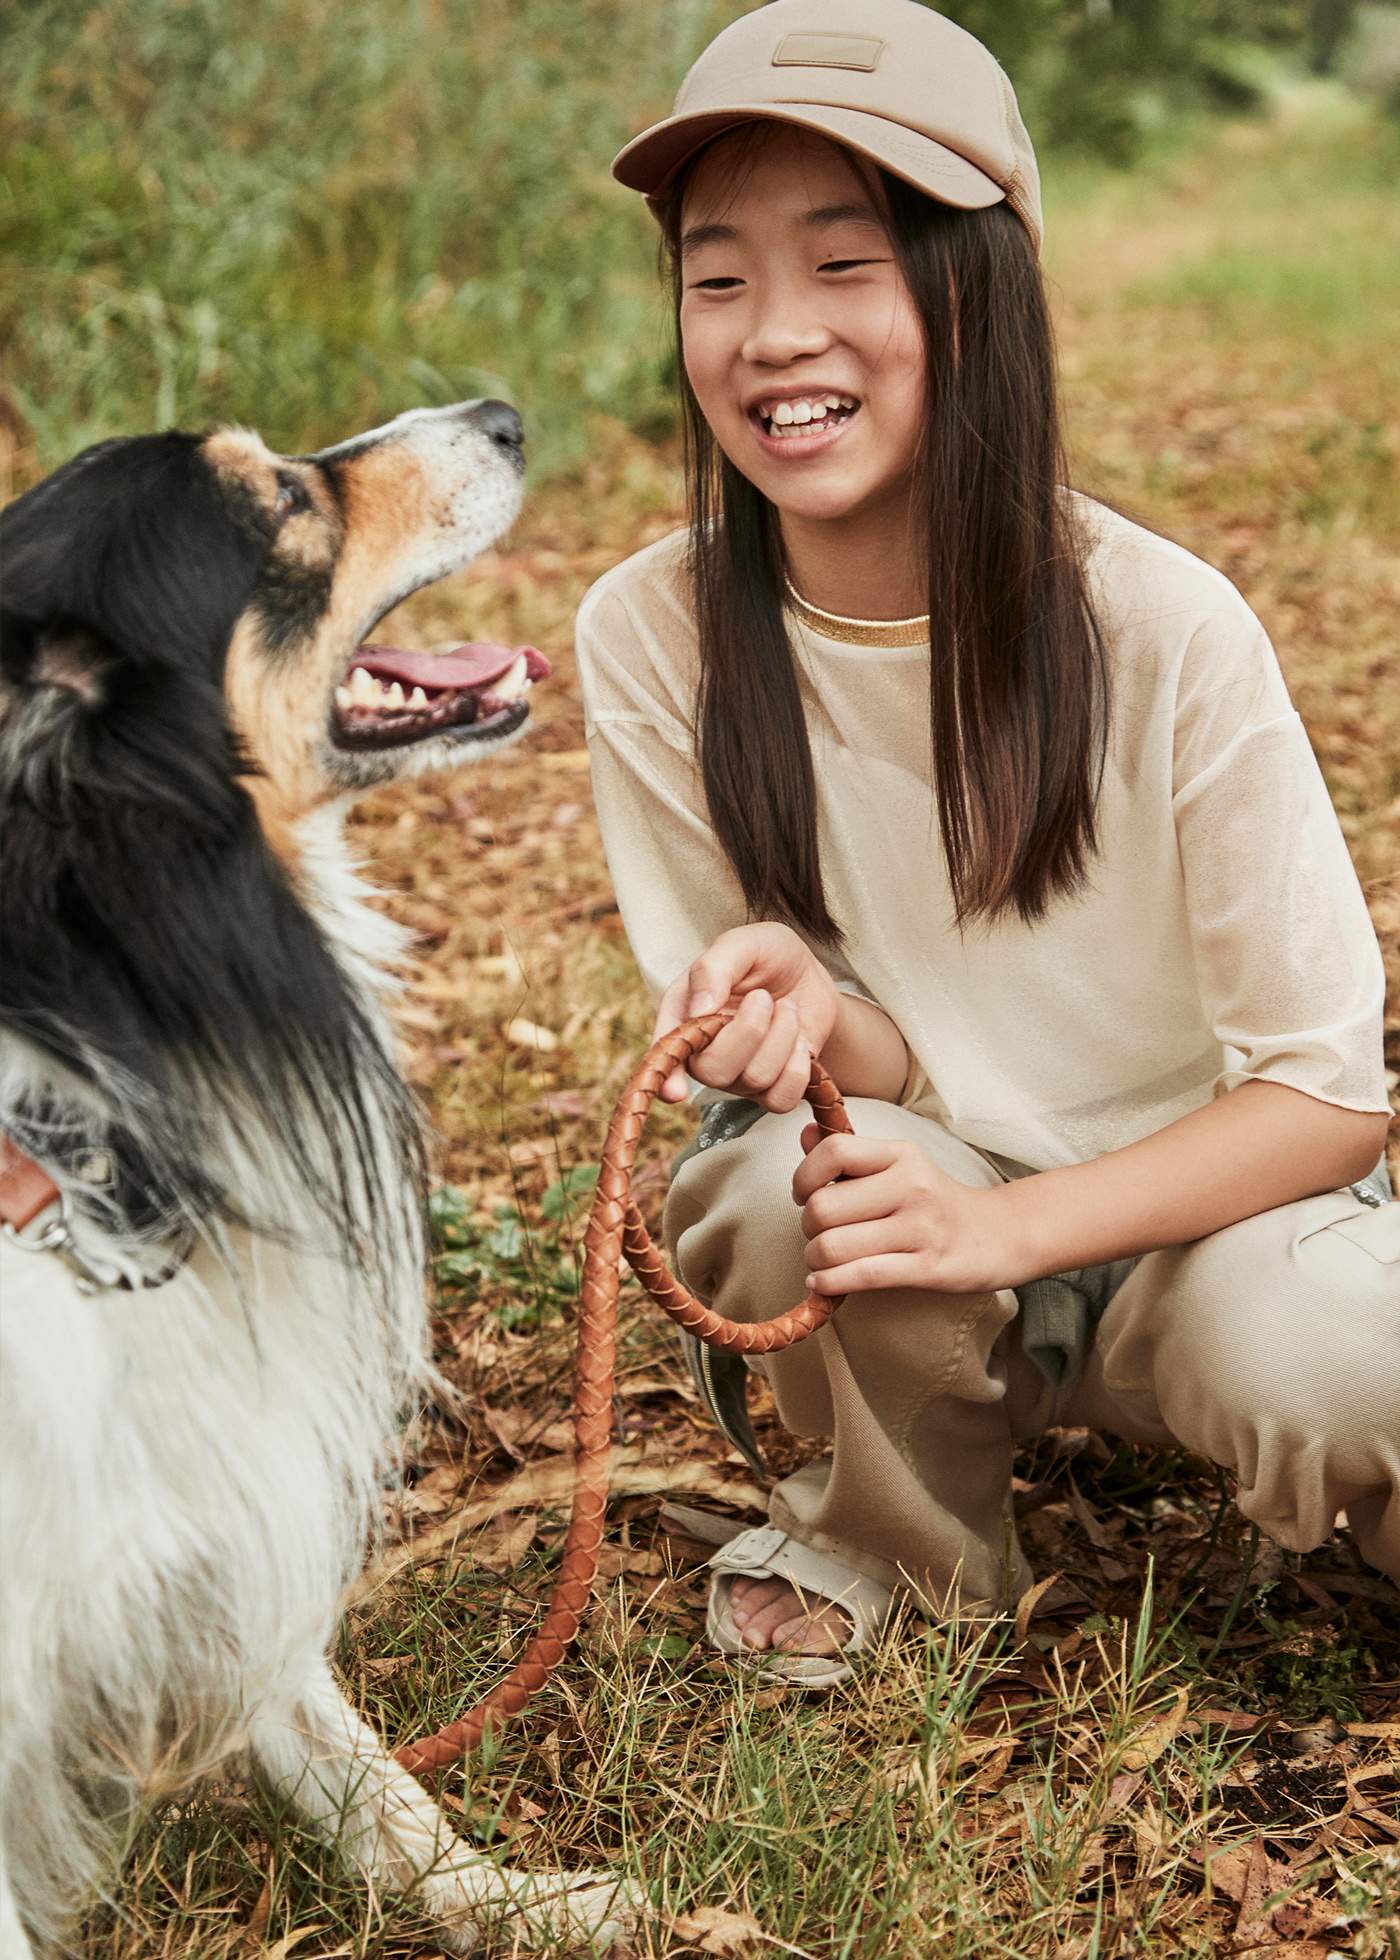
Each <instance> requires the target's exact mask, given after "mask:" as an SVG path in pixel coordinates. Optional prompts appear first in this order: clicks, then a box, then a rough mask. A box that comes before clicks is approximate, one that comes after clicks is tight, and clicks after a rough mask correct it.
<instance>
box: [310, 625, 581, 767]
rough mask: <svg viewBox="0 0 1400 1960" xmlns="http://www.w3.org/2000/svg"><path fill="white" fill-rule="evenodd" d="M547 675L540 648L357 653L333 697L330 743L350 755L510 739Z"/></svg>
mask: <svg viewBox="0 0 1400 1960" xmlns="http://www.w3.org/2000/svg"><path fill="white" fill-rule="evenodd" d="M549 672H550V667H549V662H548V661H547V660H546V659H545V657H544V655H543V654H542V653H539V652H537V651H536V650H535V648H534V647H502V646H494V645H490V644H487V643H484V642H477V643H474V644H472V645H468V646H456V647H453V648H451V650H450V651H447V652H435V653H416V652H409V651H407V650H405V649H402V648H399V647H383V646H368V645H366V646H360V647H356V649H355V652H354V655H353V656H352V658H351V661H350V666H349V670H348V672H347V674H346V677H345V679H344V681H343V682H342V683H341V685H340V686H339V687H338V688H337V689H336V691H335V707H334V710H333V712H332V715H331V735H332V739H333V740H334V741H335V743H336V744H337V746H338V747H340V748H344V749H392V748H402V747H404V746H406V745H407V744H408V743H410V742H422V741H425V740H427V739H428V738H429V737H430V736H434V735H451V736H452V737H453V738H454V740H457V741H462V742H472V741H478V740H481V739H483V738H484V737H486V736H488V735H509V734H511V733H512V732H513V731H514V730H515V729H517V728H519V726H520V724H521V723H522V722H523V721H524V720H525V718H526V716H527V715H528V714H529V712H530V708H529V703H528V701H527V699H526V696H527V695H528V694H529V691H530V688H531V687H532V686H533V684H534V683H535V682H536V681H542V680H545V679H547V678H548V675H549Z"/></svg>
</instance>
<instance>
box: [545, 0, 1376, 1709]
mask: <svg viewBox="0 0 1400 1960" xmlns="http://www.w3.org/2000/svg"><path fill="white" fill-rule="evenodd" d="M614 171H615V174H616V175H617V176H618V177H619V178H620V179H621V181H622V182H623V183H624V184H627V185H629V186H631V187H633V188H634V189H637V190H640V191H643V192H644V193H646V195H647V199H648V202H649V204H650V205H651V208H652V209H653V211H654V212H655V214H656V216H657V218H658V219H659V221H660V224H661V228H662V235H663V238H664V246H665V251H666V253H667V256H668V259H669V264H670V269H671V275H672V280H673V285H674V292H675V300H676V314H677V322H678V331H679V338H680V347H681V355H682V381H681V387H682V395H683V400H684V405H685V411H686V431H687V457H688V468H689V475H690V489H691V501H692V509H691V522H690V525H689V527H688V529H687V530H685V531H682V532H678V533H676V534H674V535H672V536H671V537H668V538H665V539H663V540H662V541H661V542H660V543H659V544H655V545H652V546H650V547H649V548H648V549H646V550H644V551H641V552H639V553H637V554H636V556H635V557H632V558H630V559H628V560H627V561H626V563H624V564H622V565H620V566H618V567H617V568H616V569H615V570H614V571H612V572H610V573H608V574H607V576H605V577H604V578H602V579H601V580H599V582H598V583H597V584H596V585H595V586H594V587H593V589H592V591H591V592H590V593H589V594H588V595H587V597H586V599H585V601H584V604H583V607H582V609H581V611H580V613H579V618H578V632H577V643H578V659H579V669H580V675H581V680H582V686H583V692H584V700H585V706H586V711H587V734H588V741H589V746H590V752H591V760H592V766H593V774H594V785H595V793H596V798H597V805H598V811H599V816H600V820H601V824H602V833H603V840H604V845H605V848H606V851H607V856H608V862H609V866H610V869H611V872H612V876H613V879H614V882H615V885H616V889H617V893H618V899H619V903H620V906H621V912H622V919H623V923H624V926H625V928H626V930H627V933H628V936H629V939H630V941H631V945H632V948H633V951H634V953H635V955H636V958H637V961H638V964H639V966H640V969H641V972H642V975H643V978H644V980H645V982H646V984H647V987H648V989H649V991H650V993H651V996H652V998H653V1000H654V1001H656V1003H657V1014H656V1032H657V1033H658V1034H659V1033H661V1032H663V1031H666V1030H669V1029H670V1028H673V1027H675V1026H676V1025H677V1024H678V1023H679V1022H681V1021H683V1020H685V1019H687V1018H688V1017H690V1016H692V1015H695V1014H699V1013H702V1012H705V1011H707V1010H708V1009H710V1008H713V1007H716V1006H722V1005H728V1006H729V1007H730V1008H731V1009H733V1010H735V1011H734V1014H733V1019H732V1020H731V1022H730V1023H729V1025H728V1026H727V1027H726V1028H725V1029H724V1030H723V1032H722V1033H721V1034H720V1035H719V1036H718V1038H717V1039H716V1040H715V1041H714V1042H713V1043H712V1044H711V1046H710V1047H709V1048H708V1049H706V1050H705V1051H704V1052H703V1053H702V1054H701V1055H699V1056H697V1057H696V1058H695V1060H694V1062H693V1064H692V1070H691V1073H692V1075H693V1077H694V1079H695V1081H696V1082H697V1083H698V1084H700V1085H702V1086H701V1089H700V1091H699V1093H700V1095H701V1096H702V1097H709V1099H710V1100H711V1101H712V1102H713V1103H714V1105H715V1106H714V1107H713V1108H712V1109H711V1110H710V1111H709V1113H708V1114H707V1115H706V1118H705V1122H704V1125H703V1126H702V1130H701V1134H700V1137H699V1139H698V1147H697V1148H694V1149H692V1150H691V1151H689V1152H687V1153H684V1155H683V1157H682V1158H681V1159H680V1160H678V1165H677V1169H676V1173H675V1176H674V1178H673V1181H672V1185H671V1189H670V1193H669V1196H668V1199H667V1205H666V1213H665V1235H666V1239H667V1243H668V1246H669V1249H670V1252H671V1256H672V1258H673V1260H674V1262H675V1265H676V1268H677V1271H678V1272H679V1273H680V1275H681V1277H682V1278H683V1279H684V1281H685V1283H686V1284H687V1285H688V1286H689V1287H690V1288H691V1289H692V1291H694V1292H696V1293H698V1294H699V1295H700V1296H701V1297H702V1298H704V1299H707V1300H709V1301H711V1302H712V1303H713V1304H714V1306H715V1307H716V1308H717V1309H718V1310H719V1311H720V1312H721V1313H724V1314H727V1315H729V1316H731V1317H735V1318H748V1319H760V1318H764V1317H768V1316H771V1315H773V1314H775V1313H778V1312H780V1311H782V1310H783V1309H785V1308H786V1307H788V1306H790V1305H791V1304H792V1303H793V1302H794V1301H796V1300H797V1299H799V1298H800V1297H801V1295H802V1294H803V1293H804V1292H805V1291H806V1290H807V1288H808V1286H809V1285H810V1286H811V1287H813V1288H815V1290H816V1291H818V1292H821V1293H844V1294H848V1295H849V1296H850V1298H849V1301H848V1303H847V1305H846V1306H845V1307H844V1308H843V1309H842V1310H841V1312H840V1313H839V1314H838V1315H837V1316H836V1318H835V1320H834V1321H833V1322H832V1323H831V1325H830V1326H829V1327H828V1328H826V1329H825V1330H824V1331H823V1332H822V1333H821V1334H820V1335H819V1336H817V1337H816V1338H815V1339H813V1340H811V1341H809V1342H807V1343H805V1344H804V1345H802V1346H801V1347H798V1348H795V1349H793V1350H791V1351H790V1352H787V1353H783V1354H778V1355H773V1356H770V1357H768V1359H767V1361H766V1362H765V1364H764V1368H765V1372H766V1374H767V1376H768V1378H769V1381H770V1383H771V1385H772V1389H773V1393H774V1396H775V1399H776V1403H777V1407H778V1411H779V1413H780V1415H781V1417H782V1419H783V1421H784V1423H785V1424H787V1426H788V1427H789V1428H791V1429H793V1430H794V1431H797V1432H799V1433H802V1434H808V1435H820V1436H824V1437H829V1438H830V1439H831V1442H832V1448H831V1454H830V1456H829V1457H828V1458H827V1459H825V1460H824V1461H822V1462H819V1463H815V1464H809V1465H808V1466H807V1467H806V1468H805V1469H804V1470H802V1471H800V1472H798V1473H797V1474H796V1475H795V1476H791V1477H789V1478H787V1479H786V1480H785V1481H784V1482H782V1483H781V1484H779V1485H778V1487H777V1488H776V1489H775V1491H774V1492H773V1495H772V1501H771V1525H770V1527H769V1528H766V1529H762V1530H758V1531H749V1532H744V1533H742V1534H741V1535H740V1536H739V1537H738V1538H736V1539H735V1540H733V1541H732V1542H731V1543H730V1544H729V1545H727V1546H725V1547H724V1548H723V1549H722V1550H721V1551H720V1552H719V1553H718V1554H717V1555H716V1558H715V1560H714V1561H713V1563H714V1566H715V1572H714V1578H713V1584H712V1592H711V1603H710V1628H711V1633H712V1636H713V1638H714V1640H715V1642H716V1644H717V1645H718V1646H719V1647H720V1648H721V1649H722V1650H723V1651H726V1652H741V1651H749V1652H751V1653H754V1654H758V1655H761V1656H762V1657H763V1659H764V1661H765V1664H767V1665H769V1666H771V1667H772V1668H773V1669H774V1670H775V1671H777V1672H779V1673H782V1674H784V1675H785V1676H787V1677H788V1678H790V1679H795V1680H800V1681H805V1682H808V1683H809V1684H822V1683H826V1682H830V1681H834V1680H838V1679H840V1678H841V1677H842V1676H843V1674H845V1673H846V1672H848V1671H849V1669H848V1665H847V1661H848V1657H849V1655H850V1654H851V1653H852V1652H854V1651H855V1650H856V1649H858V1648H859V1647H861V1646H862V1645H864V1644H865V1643H866V1641H867V1640H868V1639H869V1637H870V1634H871V1631H872V1629H873V1628H874V1627H875V1626H876V1625H877V1624H878V1622H879V1620H880V1619H881V1617H882V1616H883V1614H884V1613H885V1611H886V1610H887V1609H888V1607H889V1605H890V1603H891V1600H892V1598H893V1597H894V1596H895V1594H897V1593H904V1594H908V1595H911V1596H913V1597H914V1598H915V1599H916V1600H917V1601H918V1603H920V1604H921V1605H922V1606H923V1607H924V1608H925V1610H928V1611H932V1612H938V1613H950V1612H953V1611H955V1610H957V1611H961V1612H963V1613H967V1614H974V1615H975V1614H986V1613H990V1612H996V1611H999V1610H1003V1609H1004V1608H1005V1607H1007V1606H1009V1605H1010V1604H1011V1603H1012V1601H1013V1600H1014V1598H1015V1597H1016V1596H1017V1594H1018V1593H1019V1592H1020V1591H1021V1590H1022V1589H1023V1588H1024V1587H1025V1586H1026V1585H1027V1584H1028V1583H1029V1582H1030V1578H1031V1574H1030V1571H1029V1569H1028V1567H1027V1564H1026V1561H1025V1559H1024V1557H1023V1555H1022V1553H1021V1551H1020V1548H1019V1546H1018V1544H1017V1541H1016V1532H1015V1526H1014V1523H1013V1520H1012V1517H1011V1511H1010V1503H1009V1492H1010V1478H1011V1467H1012V1453H1013V1448H1014V1445H1015V1443H1016V1442H1017V1441H1018V1439H1020V1438H1023V1437H1028V1436H1031V1435H1034V1434H1035V1433H1037V1432H1038V1431H1039V1430H1040V1429H1042V1428H1044V1427H1046V1426H1047V1425H1050V1424H1054V1423H1087V1424H1090V1425H1093V1426H1094V1427H1097V1428H1101V1429H1105V1430H1108V1431H1110V1432H1112V1433H1115V1434H1117V1435H1120V1436H1124V1437H1127V1438H1129V1439H1131V1440H1135V1441H1139V1442H1144V1443H1150V1444H1159V1445H1160V1444H1171V1443H1178V1444H1181V1445H1184V1446H1185V1447H1187V1448H1189V1449H1192V1450H1196V1451H1199V1452H1201V1453H1202V1454H1204V1455H1206V1456H1208V1457H1210V1458H1212V1459H1213V1460H1214V1461H1215V1462H1217V1463H1219V1464H1223V1465H1225V1466H1227V1467H1228V1468H1229V1469H1230V1470H1231V1471H1233V1472H1234V1474H1235V1476H1236V1478H1237V1479H1238V1498H1239V1504H1240V1508H1241V1510H1242V1511H1243V1512H1244V1514H1245V1515H1246V1516H1247V1517H1249V1518H1251V1519H1253V1520H1254V1521H1256V1522H1257V1523H1258V1524H1259V1525H1260V1526H1261V1527H1262V1528H1263V1529H1265V1530H1266V1531H1267V1532H1268V1533H1269V1534H1270V1535H1271V1536H1273V1537H1274V1538H1276V1539H1278V1540H1279V1541H1280V1542H1281V1543H1283V1544H1284V1545H1287V1546H1289V1547H1291V1548H1293V1549H1294V1550H1296V1551H1305V1550H1307V1549H1309V1548H1310V1547H1312V1546H1314V1545H1317V1544H1319V1543H1320V1542H1321V1541H1322V1540H1323V1539H1325V1538H1326V1537H1327V1536H1328V1534H1329V1533H1330V1532H1331V1530H1332V1528H1333V1523H1334V1520H1335V1519H1336V1517H1337V1514H1338V1512H1339V1511H1341V1510H1342V1509H1343V1508H1345V1510H1346V1512H1347V1517H1348V1520H1349V1523H1350V1527H1351V1530H1352V1531H1353V1533H1354V1534H1355V1539H1356V1543H1357V1545H1358V1546H1359V1548H1360V1550H1361V1552H1362V1554H1363V1556H1364V1557H1366V1558H1367V1559H1368V1560H1370V1561H1371V1562H1372V1563H1373V1564H1374V1565H1375V1566H1377V1567H1379V1568H1380V1569H1381V1570H1382V1571H1383V1572H1386V1573H1389V1574H1390V1575H1391V1577H1393V1578H1397V1579H1400V1205H1397V1204H1395V1203H1394V1202H1390V1201H1389V1200H1390V1186H1389V1181H1388V1179H1387V1176H1386V1172H1385V1164H1384V1157H1383V1155H1382V1152H1383V1145H1384V1139H1385V1131H1386V1121H1387V1103H1386V1096H1385V1085H1384V1075H1383V1070H1382V1057H1381V1010H1382V1002H1383V994H1384V979H1383V970H1382V965H1381V960H1380V956H1379V950H1378V948H1377V945H1376V940H1375V936H1374V933H1373V931H1372V928H1371V925H1370V922H1369V919H1368V917H1367V913H1366V907H1365V904H1364V901H1363V899H1362V896H1361V892H1360V889H1359V887H1358V884H1357V880H1356V876H1355V873H1354V871H1353V869H1352V865H1351V862H1350V859H1349V856H1348V854H1347V850H1346V846H1345V843H1344V841H1343V839H1342V836H1341V832H1340V829H1339V826H1338V824H1337V821H1336V817H1335V815H1334V813H1333V810H1332V807H1331V804H1330V802H1329V800H1328V796H1327V792H1326V789H1325V787H1324V785H1323V783H1322V780H1321V777H1320V775H1319V772H1318V769H1317V765H1316V763H1315V761H1314V759H1313V755H1312V752H1311V749H1310V748H1309V745H1308V741H1307V737H1306V735H1305V733H1304V731H1303V728H1302V725H1301V723H1300V722H1299V720H1298V717H1297V715H1296V714H1295V713H1294V712H1293V710H1292V707H1291V704H1290V700H1289V696H1288V693H1287V689H1286V687H1285V685H1284V681H1283V678H1282V675H1281V673H1280V671H1279V667H1278V663H1277V660H1276V659H1275V656H1274V653H1273V650H1272V648H1271V646H1270V644H1269V641H1268V639H1267V637H1266V636H1265V633H1264V631H1263V629H1262V627H1261V626H1260V624H1259V622H1258V620H1257V619H1256V618H1255V617H1254V615H1253V613H1252V612H1251V611H1250V609H1249V607H1248V606H1247V605H1246V604H1245V602H1244V600H1243V599H1242V598H1241V597H1240V595H1239V594H1238V593H1237V592H1236V591H1235V589H1234V588H1233V586H1232V585H1231V584H1230V583H1229V581H1228V580H1227V579H1226V578H1224V577H1223V576H1222V575H1221V574H1220V573H1218V572H1216V571H1214V570H1212V569H1211V568H1210V567H1209V566H1207V565H1205V564H1203V563H1202V562H1201V561H1200V560H1199V559H1197V558H1194V557H1193V556H1192V555H1191V554H1190V553H1189V552H1186V551H1184V550H1182V549H1181V548H1180V547H1178V546H1176V545H1174V544H1171V543H1169V542H1167V541H1165V540H1164V539H1162V538H1159V537H1157V536H1156V535H1154V534H1153V533H1151V532H1149V531H1147V530H1145V529H1143V528H1142V527H1140V526H1138V525H1136V524H1134V523H1131V522H1130V521H1128V520H1127V519H1126V518H1125V517H1123V516H1121V515H1119V514H1118V513H1116V512H1115V511H1113V510H1111V509H1109V508H1107V507H1105V506H1104V505H1102V504H1100V503H1096V502H1094V501H1093V500H1091V499H1089V498H1088V497H1086V496H1083V495H1081V494H1079V493H1077V492H1075V491H1072V490H1070V489H1068V488H1067V487H1065V485H1064V483H1063V462H1062V452H1061V447H1060V437H1059V430H1058V420H1057V409H1056V402H1055V390H1054V367H1053V355H1052V346H1051V335H1050V327H1049V322H1048V317H1047V312H1046V305H1045V299H1044V292H1043V287H1042V282H1041V275H1040V269H1039V262H1038V253H1039V248H1040V242H1041V211H1040V199H1039V190H1038V177H1037V171H1036V164H1035V158H1034V155H1033V152H1032V149H1031V145H1030V141H1029V139H1028V137H1027V135H1026V132H1025V129H1024V127H1023V125H1022V122H1021V119H1020V115H1019V113H1018V110H1017V106H1016V100H1015V96H1014V94H1013V93H1012V90H1011V86H1010V84H1009V82H1008V81H1007V79H1006V77H1005V75H1004V74H1003V73H1002V71H1001V69H1000V68H999V67H998V65H997V63H996V62H995V61H994V60H993V58H992V56H991V55H990V54H989V53H988V52H987V50H986V49H985V48H983V47H982V46H981V44H980V43H979V42H977V41H976V40H974V39H973V38H972V37H971V36H970V35H968V34H966V33H964V32H963V31H962V30H961V29H959V28H958V27H956V26H955V25H954V24H953V23H952V22H951V21H948V20H946V19H944V18H942V17H941V16H940V15H938V14H935V13H933V12H931V11H929V10H928V9H927V8H925V7H923V6H921V5H917V4H913V0H775V4H772V5H768V6H763V7H759V8H758V9H756V10H755V11H754V12H752V13H750V14H747V15H746V16H745V17H744V18H742V19H741V20H739V21H737V22H735V23H734V24H733V25H732V26H731V27H729V28H728V29H726V30H725V32H724V33H722V34H721V35H720V36H719V37H718V39H717V40H716V41H715V42H714V43H713V44H712V45H711V46H710V48H709V49H708V50H707V51H706V52H705V54H704V55H702V57H701V58H700V60H699V62H698V63H697V64H696V65H695V67H694V68H693V69H692V70H691V72H690V74H689V75H688V76H687V77H686V80H685V82H684V83H683V85H682V88H681V92H680V95H679V97H678V99H677V103H676V112H675V114H674V115H673V116H671V117H670V118H669V119H668V120H667V121H665V122H662V123H659V124H657V125H656V126H655V127H654V128H652V129H649V130H647V131H646V132H645V133H644V134H643V135H642V136H640V137H638V138H637V139H636V140H635V141H634V142H632V143H631V144H629V145H628V147H627V148H626V149H625V150H624V151H623V152H622V154H621V155H620V156H619V157H618V159H617V161H616V163H615V165H614ZM813 1055H819V1056H820V1057H821V1059H822V1062H823V1063H824V1065H825V1067H826V1068H827V1070H828V1071H829V1072H830V1074H831V1075H832V1076H833V1077H834V1078H835V1081H836V1083H837V1086H838V1087H839V1088H840V1090H841V1091H842V1094H843V1095H844V1097H845V1098H846V1102H847V1108H848V1110H849V1112H850V1116H851V1120H852V1122H853V1124H854V1127H855V1131H856V1134H855V1136H853V1137H836V1138H829V1139H826V1140H824V1141H818V1140H817V1132H816V1129H815V1125H813V1124H811V1123H810V1122H808V1121H807V1120H806V1116H805V1112H804V1109H803V1107H802V1094H803V1090H804V1088H805V1085H806V1082H807V1079H808V1073H809V1067H810V1061H811V1057H812V1056H813ZM716 1092H726V1093H725V1094H724V1095H723V1096H717V1095H716ZM685 1093H686V1088H685V1081H684V1078H683V1076H682V1075H681V1073H680V1071H677V1072H676V1074H675V1075H674V1076H673V1077H672V1079H671V1081H670V1082H669V1083H668V1084H667V1085H666V1090H665V1094H666V1096H667V1097H668V1099H670V1100H677V1099H679V1098H680V1097H682V1096H683V1095H684V1094H685ZM804 1151H805V1152H806V1153H807V1155H806V1156H805V1157H804V1156H803V1155H802V1153H803V1152H804ZM1378 1157H1380V1158H1381V1161H1380V1162H1379V1163H1378V1162H1377V1158H1378ZM794 1167H796V1169H795V1172H794ZM794 1200H795V1201H796V1203H795V1205H794V1202H793V1201H794Z"/></svg>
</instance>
